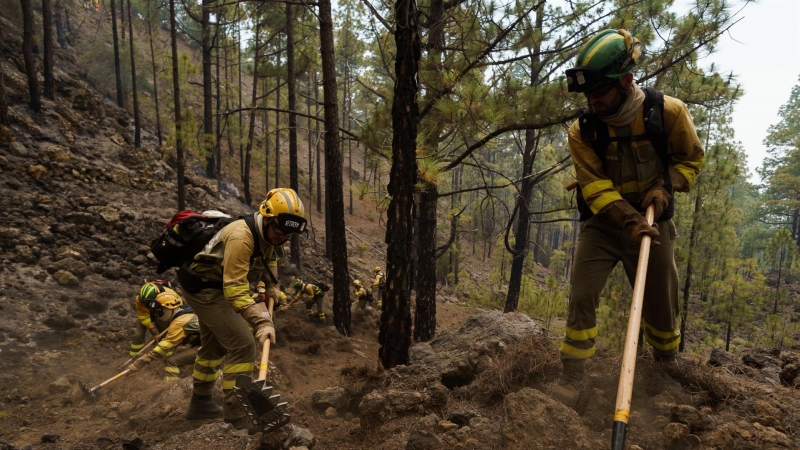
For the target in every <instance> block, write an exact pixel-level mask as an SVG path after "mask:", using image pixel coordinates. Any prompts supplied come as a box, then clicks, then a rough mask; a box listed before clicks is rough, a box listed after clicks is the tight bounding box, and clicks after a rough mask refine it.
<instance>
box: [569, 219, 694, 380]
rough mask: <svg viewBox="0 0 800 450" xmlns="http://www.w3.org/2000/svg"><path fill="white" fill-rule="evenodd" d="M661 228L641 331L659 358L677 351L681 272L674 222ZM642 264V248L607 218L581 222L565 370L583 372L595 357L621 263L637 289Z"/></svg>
mask: <svg viewBox="0 0 800 450" xmlns="http://www.w3.org/2000/svg"><path fill="white" fill-rule="evenodd" d="M657 223H658V231H659V234H660V236H659V237H658V239H657V240H658V241H659V242H660V243H661V245H659V246H657V247H651V248H650V260H649V263H648V265H647V278H646V280H645V289H644V302H643V307H642V327H643V328H644V337H645V340H646V341H647V342H648V343H649V344H650V345H651V346H652V347H653V352H654V353H655V355H657V356H660V355H672V354H675V353H676V352H677V351H678V344H680V330H679V329H678V327H679V323H678V315H679V304H678V268H677V266H676V265H675V256H674V251H673V246H674V243H675V238H676V235H677V233H676V230H675V224H674V223H673V222H672V220H659V221H658V222H657ZM638 259H639V246H638V245H636V244H635V243H634V242H633V240H632V238H631V237H630V236H629V235H628V233H627V232H626V231H624V230H622V229H620V228H618V227H617V226H616V225H614V224H613V223H611V221H610V220H609V219H608V218H607V217H605V216H604V215H599V216H593V217H592V218H590V219H589V220H586V221H584V222H582V223H581V225H580V234H579V236H578V247H577V249H576V251H575V261H574V263H573V264H574V265H573V270H572V294H571V298H570V302H569V315H568V317H567V328H566V333H565V334H566V336H565V338H564V341H563V342H562V343H561V352H560V353H561V360H562V362H563V363H564V367H565V369H574V370H582V368H583V363H584V362H585V360H586V358H588V357H590V356H592V355H593V354H594V352H595V337H596V336H597V311H596V310H597V308H598V306H599V305H600V292H601V291H602V290H603V287H604V286H605V284H606V280H607V279H608V276H609V275H610V274H611V271H612V270H614V267H615V266H616V265H617V262H619V261H622V265H623V267H624V268H625V274H626V275H627V277H628V281H629V282H630V283H631V286H633V284H634V281H635V278H636V265H637V262H638ZM626 305H629V303H626Z"/></svg>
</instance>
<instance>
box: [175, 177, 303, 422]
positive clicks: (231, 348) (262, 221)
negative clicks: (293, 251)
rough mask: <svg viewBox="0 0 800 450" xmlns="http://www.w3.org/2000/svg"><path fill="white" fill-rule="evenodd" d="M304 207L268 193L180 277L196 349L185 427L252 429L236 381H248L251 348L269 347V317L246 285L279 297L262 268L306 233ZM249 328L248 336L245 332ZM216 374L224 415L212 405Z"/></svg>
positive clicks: (286, 193)
mask: <svg viewBox="0 0 800 450" xmlns="http://www.w3.org/2000/svg"><path fill="white" fill-rule="evenodd" d="M305 227H306V219H305V209H304V207H303V202H302V201H301V200H300V198H299V197H298V195H297V193H296V192H295V191H294V190H292V189H287V188H278V189H273V190H271V191H269V192H268V193H267V197H266V199H265V200H264V201H263V202H261V205H260V207H259V210H258V211H257V212H255V213H254V214H253V215H252V216H249V217H245V218H244V219H242V220H237V221H234V222H232V223H231V224H229V225H227V226H225V228H223V229H222V230H221V231H219V232H218V233H217V234H216V235H214V237H213V238H211V240H210V241H209V242H208V243H207V244H206V246H205V247H204V248H203V249H202V250H201V251H200V252H199V253H197V255H195V256H194V259H193V260H192V262H191V263H190V264H184V265H183V266H181V268H180V270H179V271H178V278H179V279H180V282H181V286H182V287H183V290H184V293H185V294H186V295H185V299H186V302H187V303H188V304H189V306H191V307H192V309H193V310H194V312H195V314H197V317H198V319H199V320H200V340H201V342H200V344H201V345H200V348H199V349H198V351H197V359H196V360H195V365H194V372H193V375H192V377H193V384H194V389H193V393H192V400H191V402H190V404H189V408H188V410H187V412H186V418H187V419H189V420H199V419H210V418H215V417H219V416H223V417H224V419H225V421H226V422H229V423H231V424H232V426H233V427H234V428H235V429H243V428H250V424H251V422H250V419H249V418H248V417H247V415H246V412H245V410H244V408H243V407H242V405H241V404H240V403H239V402H238V401H237V400H236V397H235V394H234V392H233V387H234V385H235V383H236V377H237V376H239V375H246V376H251V375H252V372H253V361H254V360H255V350H256V343H255V342H254V340H253V332H254V333H255V338H256V340H257V341H258V342H259V344H262V345H263V344H264V343H265V342H266V341H267V340H270V341H271V342H272V343H273V344H274V343H275V327H274V324H273V321H272V316H271V314H270V313H269V311H268V309H267V305H265V304H264V303H263V302H255V301H254V300H253V297H252V296H251V293H250V282H256V281H259V280H261V281H264V283H265V289H264V291H265V297H266V298H267V299H269V298H272V299H274V300H277V299H279V298H280V291H279V290H278V281H277V277H276V274H275V273H273V272H276V271H277V267H274V269H272V268H271V267H269V266H270V263H269V262H268V261H271V260H272V256H273V254H274V253H275V252H276V251H277V248H278V247H280V246H281V245H283V244H284V243H285V242H286V241H287V240H288V239H289V237H290V236H291V235H292V234H294V233H301V232H303V231H305ZM250 328H252V329H253V332H251V331H250ZM220 368H221V369H222V392H223V394H224V402H223V405H222V406H223V407H222V411H220V409H219V407H218V406H217V405H216V404H215V403H214V402H213V400H212V399H211V394H212V392H213V388H214V384H215V382H216V380H217V378H218V377H219V372H220Z"/></svg>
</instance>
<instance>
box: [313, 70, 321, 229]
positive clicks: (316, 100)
mask: <svg viewBox="0 0 800 450" xmlns="http://www.w3.org/2000/svg"><path fill="white" fill-rule="evenodd" d="M314 103H315V104H317V105H319V84H318V83H317V72H316V71H315V72H314ZM318 115H319V106H317V112H316V113H315V114H314V117H317V116H318ZM316 122H317V123H316V124H315V125H314V133H315V134H316V135H317V145H316V147H317V148H316V150H317V212H318V213H321V212H322V182H321V180H322V170H320V169H321V167H320V166H321V163H320V159H321V158H320V151H321V150H320V145H319V144H320V138H319V120H317V121H316Z"/></svg>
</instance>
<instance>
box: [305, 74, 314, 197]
mask: <svg viewBox="0 0 800 450" xmlns="http://www.w3.org/2000/svg"><path fill="white" fill-rule="evenodd" d="M307 88H308V89H306V115H307V116H308V117H307V118H306V144H307V145H306V147H307V148H308V195H313V192H314V159H313V155H312V153H311V76H310V75H309V77H308V85H307ZM315 122H316V121H315ZM309 211H310V209H309Z"/></svg>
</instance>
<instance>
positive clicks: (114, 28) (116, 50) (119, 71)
mask: <svg viewBox="0 0 800 450" xmlns="http://www.w3.org/2000/svg"><path fill="white" fill-rule="evenodd" d="M108 3H109V4H110V5H111V34H112V36H113V41H114V75H115V76H116V78H117V106H119V107H120V108H124V107H125V99H124V98H123V96H122V68H121V66H120V62H119V33H118V32H117V6H116V5H115V3H116V2H115V0H111V1H110V2H108Z"/></svg>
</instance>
